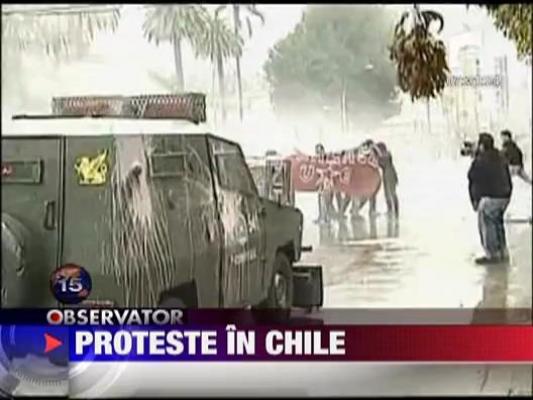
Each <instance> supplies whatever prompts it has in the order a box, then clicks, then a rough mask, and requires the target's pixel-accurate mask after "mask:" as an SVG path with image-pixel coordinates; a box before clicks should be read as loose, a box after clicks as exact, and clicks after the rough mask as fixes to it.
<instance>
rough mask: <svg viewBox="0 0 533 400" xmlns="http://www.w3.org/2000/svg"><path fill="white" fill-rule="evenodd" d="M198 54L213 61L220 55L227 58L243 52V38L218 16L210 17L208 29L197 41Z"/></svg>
mask: <svg viewBox="0 0 533 400" xmlns="http://www.w3.org/2000/svg"><path fill="white" fill-rule="evenodd" d="M196 45H197V46H195V47H196V49H197V54H198V55H200V56H203V57H207V58H209V59H210V60H211V61H215V60H217V59H218V58H219V57H220V58H222V59H227V58H229V57H236V56H240V55H241V54H242V47H243V39H242V38H241V37H240V36H239V35H236V34H235V32H233V31H232V30H231V28H230V27H229V25H228V24H227V22H226V21H225V20H224V19H222V18H217V17H216V16H213V17H210V18H209V20H208V24H207V29H206V30H205V31H204V33H203V34H202V35H201V36H200V37H199V38H198V41H197V43H196Z"/></svg>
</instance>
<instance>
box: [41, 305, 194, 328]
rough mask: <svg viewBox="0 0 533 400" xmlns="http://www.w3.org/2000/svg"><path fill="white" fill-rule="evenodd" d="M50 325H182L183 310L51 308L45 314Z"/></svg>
mask: <svg viewBox="0 0 533 400" xmlns="http://www.w3.org/2000/svg"><path fill="white" fill-rule="evenodd" d="M46 320H47V322H48V324H50V325H119V326H123V325H182V324H183V323H184V312H183V310H180V309H151V308H146V309H142V308H141V309H127V308H126V309H118V308H113V309H104V308H65V309H61V310H58V309H53V310H50V311H48V313H47V314H46Z"/></svg>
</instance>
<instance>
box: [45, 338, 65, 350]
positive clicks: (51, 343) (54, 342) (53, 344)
mask: <svg viewBox="0 0 533 400" xmlns="http://www.w3.org/2000/svg"><path fill="white" fill-rule="evenodd" d="M44 340H45V342H46V345H45V347H44V352H45V353H49V352H51V351H52V350H55V349H57V348H58V347H59V346H61V345H62V344H63V342H62V341H61V340H59V339H57V338H55V337H53V336H52V335H49V334H48V333H45V334H44Z"/></svg>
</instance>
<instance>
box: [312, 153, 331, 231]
mask: <svg viewBox="0 0 533 400" xmlns="http://www.w3.org/2000/svg"><path fill="white" fill-rule="evenodd" d="M315 156H316V158H317V162H319V163H323V162H325V161H326V150H325V148H324V145H322V144H321V143H319V144H317V145H316V146H315ZM331 185H332V182H330V177H327V176H323V177H322V180H321V182H320V184H319V187H318V188H317V190H318V219H317V220H316V221H315V222H316V223H321V222H329V219H330V216H331V207H332V203H333V188H332V187H331Z"/></svg>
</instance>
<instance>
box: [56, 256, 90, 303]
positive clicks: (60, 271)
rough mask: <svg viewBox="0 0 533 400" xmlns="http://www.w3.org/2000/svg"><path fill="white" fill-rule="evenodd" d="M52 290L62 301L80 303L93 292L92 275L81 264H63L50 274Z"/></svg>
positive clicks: (57, 298) (58, 299)
mask: <svg viewBox="0 0 533 400" xmlns="http://www.w3.org/2000/svg"><path fill="white" fill-rule="evenodd" d="M50 290H51V292H52V294H53V295H54V297H55V298H56V300H57V301H59V302H60V303H63V304H79V303H81V302H82V301H84V300H85V299H87V297H89V295H90V294H91V290H92V279H91V275H90V274H89V272H87V270H86V269H85V268H83V267H80V266H79V265H76V264H65V265H62V266H61V267H59V268H57V269H56V270H55V271H53V272H52V275H51V276H50Z"/></svg>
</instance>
